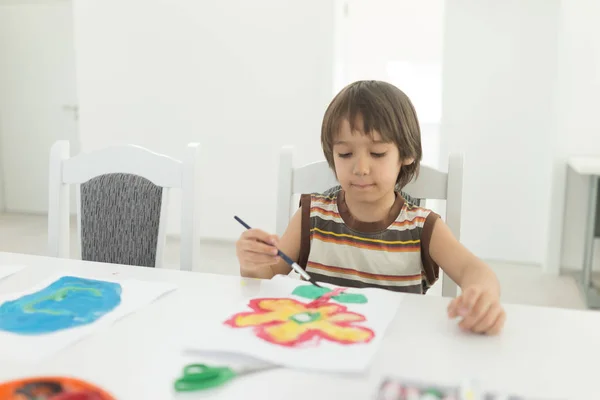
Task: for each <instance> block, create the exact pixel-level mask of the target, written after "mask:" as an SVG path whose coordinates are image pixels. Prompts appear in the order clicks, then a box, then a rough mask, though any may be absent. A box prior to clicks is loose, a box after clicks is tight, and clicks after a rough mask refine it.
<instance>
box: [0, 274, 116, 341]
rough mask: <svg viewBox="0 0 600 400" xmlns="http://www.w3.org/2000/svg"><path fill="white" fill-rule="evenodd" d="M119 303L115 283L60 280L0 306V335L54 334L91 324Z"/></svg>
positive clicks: (74, 279) (91, 280) (68, 277)
mask: <svg viewBox="0 0 600 400" xmlns="http://www.w3.org/2000/svg"><path fill="white" fill-rule="evenodd" d="M120 303H121V285H120V284H119V283H116V282H107V281H100V280H95V279H83V278H78V277H75V276H63V277H62V278H60V279H58V280H57V281H55V282H53V283H51V284H50V285H48V286H46V287H45V288H43V289H41V290H39V291H37V292H34V293H31V294H27V295H25V296H23V297H20V298H18V299H15V300H12V301H7V302H5V303H3V304H2V305H0V331H6V332H12V333H18V334H21V335H38V334H44V333H51V332H57V331H60V330H63V329H69V328H73V327H77V326H82V325H87V324H91V323H93V322H95V321H96V320H98V319H99V318H101V317H102V316H103V315H105V314H106V313H108V312H110V311H112V310H114V309H115V308H116V307H117V306H118V305H119V304H120Z"/></svg>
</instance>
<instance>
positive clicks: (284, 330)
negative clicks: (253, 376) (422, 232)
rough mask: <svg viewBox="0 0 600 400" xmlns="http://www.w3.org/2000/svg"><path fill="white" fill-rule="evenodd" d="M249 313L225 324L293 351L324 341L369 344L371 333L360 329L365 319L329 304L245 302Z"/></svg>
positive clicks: (272, 300) (276, 300) (271, 300)
mask: <svg viewBox="0 0 600 400" xmlns="http://www.w3.org/2000/svg"><path fill="white" fill-rule="evenodd" d="M248 305H249V307H250V308H251V310H252V311H247V312H241V313H237V314H235V315H233V316H232V317H231V318H229V319H228V320H227V321H225V324H226V325H228V326H230V327H233V328H252V329H253V330H254V334H255V335H256V336H257V337H258V338H260V339H262V340H264V341H267V342H269V343H272V344H275V345H279V346H286V347H297V346H301V345H305V344H309V343H314V342H319V341H321V340H327V341H329V342H334V343H338V344H343V345H354V344H359V343H368V342H370V341H371V340H372V339H373V338H374V336H375V333H374V332H373V330H371V329H369V328H367V327H365V326H362V325H360V324H359V323H361V322H365V321H366V318H365V317H364V316H363V315H361V314H359V313H356V312H352V311H348V310H347V307H346V306H344V305H341V304H337V303H333V302H315V301H313V302H310V303H303V302H300V301H297V300H294V299H291V298H257V299H252V300H250V302H249V304H248Z"/></svg>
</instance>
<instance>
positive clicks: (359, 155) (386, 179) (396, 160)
mask: <svg viewBox="0 0 600 400" xmlns="http://www.w3.org/2000/svg"><path fill="white" fill-rule="evenodd" d="M355 122H356V123H355V124H354V126H355V130H354V131H352V129H351V127H350V123H349V122H348V121H347V120H344V121H343V122H342V123H341V124H340V132H339V133H338V136H337V137H336V138H335V140H334V144H333V160H334V165H335V172H336V175H337V178H338V181H339V182H340V185H341V186H342V188H343V189H344V191H345V192H346V193H347V194H348V195H350V196H352V197H353V198H354V199H355V200H358V201H366V202H374V201H377V200H379V199H381V198H382V197H383V196H385V195H386V194H388V193H390V191H393V190H394V187H395V186H396V179H397V178H398V174H399V173H400V168H401V167H402V165H408V164H410V163H412V160H405V161H404V162H402V161H401V160H400V153H399V151H398V147H397V146H396V144H395V143H390V142H384V141H382V138H381V135H380V134H379V132H377V131H373V134H372V135H369V134H366V133H364V132H363V130H362V126H363V121H362V117H361V116H360V115H359V116H357V119H356V121H355ZM359 127H360V128H361V129H360V130H359V129H358V128H359Z"/></svg>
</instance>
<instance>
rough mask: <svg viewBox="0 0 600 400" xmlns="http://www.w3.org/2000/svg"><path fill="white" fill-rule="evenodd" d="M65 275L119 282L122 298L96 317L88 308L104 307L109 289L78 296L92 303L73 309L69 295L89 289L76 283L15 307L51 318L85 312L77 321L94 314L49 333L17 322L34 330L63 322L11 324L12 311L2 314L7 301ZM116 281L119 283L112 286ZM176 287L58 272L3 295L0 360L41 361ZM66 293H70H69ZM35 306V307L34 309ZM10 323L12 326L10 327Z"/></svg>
mask: <svg viewBox="0 0 600 400" xmlns="http://www.w3.org/2000/svg"><path fill="white" fill-rule="evenodd" d="M63 277H75V278H82V279H92V280H97V281H103V282H107V283H108V285H111V287H112V288H115V287H118V285H120V295H119V296H118V297H119V298H120V299H119V300H118V304H116V303H117V302H116V301H115V302H113V303H112V304H113V306H112V308H110V307H109V308H108V309H110V311H108V312H106V313H105V314H103V315H101V316H100V317H97V316H96V314H94V313H93V312H89V311H87V310H89V309H94V310H98V309H101V308H102V307H105V306H104V305H103V304H106V298H107V297H106V295H105V294H104V293H106V292H104V293H103V294H102V296H100V297H99V296H95V297H94V296H92V297H91V298H88V299H85V298H83V300H82V298H81V297H79V298H77V299H78V300H77V301H76V302H74V303H73V304H79V305H81V302H82V301H85V302H88V303H87V304H91V305H90V306H89V307H87V309H86V308H85V307H84V308H81V307H80V306H73V307H75V308H76V309H78V310H77V311H74V308H73V307H71V306H69V305H68V304H67V303H68V302H69V301H71V299H73V297H71V298H69V296H73V295H74V294H73V293H76V292H86V291H88V292H89V289H87V288H86V286H85V285H83V286H77V284H75V285H71V287H75V288H76V289H74V290H73V289H68V290H67V291H65V290H63V291H62V292H57V291H54V292H53V293H52V294H51V296H53V297H52V298H51V299H49V300H48V297H47V296H45V298H46V300H44V302H39V301H38V302H36V301H35V300H32V301H30V302H28V303H26V304H25V306H20V307H17V309H18V310H20V311H16V313H21V314H20V315H23V316H25V317H30V316H32V315H33V316H34V317H36V315H38V314H41V315H42V317H46V318H51V317H52V314H53V313H54V314H56V313H58V314H61V315H72V313H74V312H75V313H78V314H79V315H82V317H80V316H79V315H78V318H77V319H76V320H75V321H82V320H85V318H91V319H92V320H93V321H92V322H89V323H87V324H82V325H79V326H74V327H69V328H67V329H61V330H55V331H53V332H50V333H39V332H38V333H34V334H32V333H28V334H23V333H22V332H21V333H15V332H14V330H15V328H14V327H15V326H18V327H20V328H18V329H24V328H23V327H24V326H30V327H31V328H32V329H33V330H36V329H39V328H36V326H38V327H40V326H42V327H48V326H64V324H56V323H55V322H53V321H50V320H47V321H49V322H46V323H43V324H37V321H38V320H34V323H29V324H20V323H19V322H15V321H16V320H15V319H12V321H13V323H12V324H11V323H7V322H6V321H7V320H8V319H10V315H11V314H3V312H2V310H3V307H5V308H4V309H6V307H7V305H8V304H11V303H7V302H10V301H12V300H16V299H19V298H21V297H22V296H25V295H29V294H33V293H35V292H38V291H40V290H42V289H44V288H46V287H47V286H48V285H50V284H52V283H55V282H56V281H58V280H59V279H61V278H63ZM115 283H116V284H118V285H117V286H112V285H113V284H115ZM104 285H105V284H104ZM101 287H102V286H101ZM81 288H84V289H81ZM175 289H176V285H173V284H169V283H162V282H146V281H140V280H135V279H114V278H106V277H102V278H99V277H96V276H94V275H93V274H68V273H65V274H57V275H56V276H53V277H52V278H49V279H47V280H44V281H42V282H40V283H39V284H38V285H36V286H34V287H32V288H31V289H29V290H27V291H23V292H19V293H11V294H4V295H0V360H3V362H4V361H7V360H14V361H16V362H37V361H40V360H42V359H44V358H46V357H48V356H50V355H53V354H55V353H57V352H58V351H60V350H62V349H64V348H66V347H68V346H69V345H70V344H73V343H74V342H76V341H78V340H80V339H83V338H84V337H85V336H87V335H89V334H92V333H93V332H94V331H96V330H98V329H101V328H106V327H108V326H109V325H111V324H113V323H114V322H115V321H117V320H118V319H120V318H122V317H124V316H126V315H128V314H130V313H133V312H135V311H137V310H139V309H140V308H142V307H144V306H146V305H148V304H150V303H152V302H153V301H154V300H156V299H157V298H158V297H160V296H162V295H164V294H166V293H168V292H170V291H172V290H175ZM65 293H67V294H66V296H65ZM95 293H98V292H95ZM112 296H113V298H114V297H116V296H117V295H116V294H113V295H112ZM94 302H95V303H94ZM115 304H116V305H115ZM32 309H35V310H34V311H32ZM105 309H107V308H105ZM12 315H15V312H13V313H12ZM48 315H50V317H48ZM2 318H5V321H2ZM36 318H37V317H36ZM30 321H31V320H30ZM54 321H56V320H54ZM76 323H77V322H76ZM36 324H37V325H36ZM11 326H12V327H13V328H11Z"/></svg>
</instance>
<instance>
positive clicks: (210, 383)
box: [175, 364, 276, 392]
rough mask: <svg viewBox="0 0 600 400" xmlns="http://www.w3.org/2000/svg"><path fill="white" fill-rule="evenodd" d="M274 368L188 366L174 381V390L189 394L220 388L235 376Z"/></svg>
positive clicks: (269, 366)
mask: <svg viewBox="0 0 600 400" xmlns="http://www.w3.org/2000/svg"><path fill="white" fill-rule="evenodd" d="M275 367H276V366H275V365H264V366H260V367H243V368H238V369H233V368H230V367H211V366H208V365H205V364H189V365H187V366H185V368H183V376H182V377H181V378H179V379H177V380H176V381H175V390H176V391H178V392H190V391H196V390H206V389H211V388H214V387H217V386H221V385H223V384H225V383H227V382H229V381H230V380H232V379H233V378H235V377H237V376H243V375H247V374H251V373H254V372H260V371H266V370H269V369H272V368H275Z"/></svg>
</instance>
